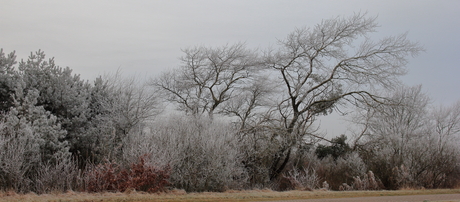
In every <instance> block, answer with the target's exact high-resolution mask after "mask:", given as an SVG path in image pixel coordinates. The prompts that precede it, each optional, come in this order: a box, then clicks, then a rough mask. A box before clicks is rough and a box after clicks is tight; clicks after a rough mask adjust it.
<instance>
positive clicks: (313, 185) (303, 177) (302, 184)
mask: <svg viewBox="0 0 460 202" xmlns="http://www.w3.org/2000/svg"><path fill="white" fill-rule="evenodd" d="M285 177H287V178H288V179H290V180H292V181H294V182H295V184H296V185H297V186H299V187H296V188H297V189H301V190H313V189H317V188H319V182H320V178H319V177H318V175H317V174H316V171H314V170H309V169H302V170H300V169H292V170H290V171H289V172H288V174H287V175H285Z"/></svg>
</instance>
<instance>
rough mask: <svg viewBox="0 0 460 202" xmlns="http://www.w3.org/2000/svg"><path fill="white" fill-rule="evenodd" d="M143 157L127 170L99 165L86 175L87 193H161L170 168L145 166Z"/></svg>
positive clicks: (113, 164) (107, 164)
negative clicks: (133, 190) (129, 191)
mask: <svg viewBox="0 0 460 202" xmlns="http://www.w3.org/2000/svg"><path fill="white" fill-rule="evenodd" d="M145 158H146V157H145V156H142V157H140V158H139V162H138V163H133V164H132V165H131V167H130V168H129V169H123V168H121V167H120V165H118V164H117V163H110V162H108V163H105V164H100V165H98V166H96V167H94V168H93V169H90V170H89V171H88V172H87V175H86V190H87V191H89V192H101V191H119V192H124V191H126V190H128V189H135V190H138V191H145V192H150V193H153V192H161V191H164V190H165V187H166V186H168V185H169V182H168V179H169V175H170V170H171V169H170V168H169V166H166V167H164V168H158V167H156V166H152V165H147V164H146V163H145Z"/></svg>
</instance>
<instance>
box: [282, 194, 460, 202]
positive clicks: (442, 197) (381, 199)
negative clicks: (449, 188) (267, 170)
mask: <svg viewBox="0 0 460 202" xmlns="http://www.w3.org/2000/svg"><path fill="white" fill-rule="evenodd" d="M424 201H425V202H428V201H429V202H434V201H438V202H441V201H455V202H460V194H437V195H411V196H377V197H356V198H335V199H305V200H288V201H278V202H424Z"/></svg>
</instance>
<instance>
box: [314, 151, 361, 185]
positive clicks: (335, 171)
mask: <svg viewBox="0 0 460 202" xmlns="http://www.w3.org/2000/svg"><path fill="white" fill-rule="evenodd" d="M366 171H367V167H366V165H365V164H364V162H363V160H362V159H361V158H360V157H359V155H358V153H356V152H353V153H348V154H346V155H344V156H343V157H339V158H337V159H336V160H334V159H333V158H332V156H329V157H326V158H323V159H322V160H321V164H320V165H318V167H317V168H316V172H317V173H318V175H319V176H320V177H321V179H322V180H326V181H327V182H328V183H329V185H330V187H331V189H333V190H339V187H340V186H341V185H343V183H346V184H352V182H353V181H354V179H353V177H354V176H364V175H366Z"/></svg>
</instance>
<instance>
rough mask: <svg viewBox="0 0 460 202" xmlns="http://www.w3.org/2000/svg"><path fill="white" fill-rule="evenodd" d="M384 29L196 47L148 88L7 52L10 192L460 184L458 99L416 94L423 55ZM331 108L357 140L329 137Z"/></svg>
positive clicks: (358, 20)
mask: <svg viewBox="0 0 460 202" xmlns="http://www.w3.org/2000/svg"><path fill="white" fill-rule="evenodd" d="M376 27H377V24H376V23H375V18H369V17H366V16H365V15H362V14H356V15H354V16H351V17H349V18H334V19H329V20H324V21H323V22H322V23H320V24H318V25H317V26H315V27H313V28H311V29H307V28H304V29H297V30H295V31H294V32H292V33H291V34H289V35H288V36H287V37H286V39H284V40H280V41H279V42H278V46H277V47H276V48H271V49H268V50H264V51H260V50H251V49H248V48H247V47H246V46H245V44H242V43H237V44H234V45H226V46H222V47H205V46H199V47H193V48H188V49H184V50H183V52H184V56H183V57H181V66H180V67H178V68H176V69H173V70H171V71H168V72H165V73H163V74H161V75H159V76H157V77H155V78H151V79H149V80H147V81H143V80H142V81H141V80H139V79H137V78H134V77H130V78H127V77H123V76H121V73H119V72H117V73H114V74H112V75H105V76H100V77H98V78H97V79H95V80H94V81H91V82H90V81H85V80H83V79H81V78H80V77H79V76H78V75H76V74H73V73H72V70H71V69H70V68H68V67H67V68H62V67H59V66H57V65H55V64H54V60H53V59H46V57H45V54H44V52H43V51H38V52H35V53H32V54H31V55H30V56H29V58H28V59H27V60H26V61H24V60H21V61H20V62H17V61H16V56H15V53H14V52H12V53H10V54H5V53H4V52H3V50H1V51H0V85H1V88H0V111H1V114H0V119H1V122H0V128H1V131H0V189H2V190H14V191H17V192H30V191H33V192H36V193H47V192H50V191H66V190H76V191H89V192H98V191H125V190H128V189H136V190H141V191H149V192H157V191H165V190H167V189H173V188H177V189H185V190H186V191H224V190H227V189H253V188H271V189H274V190H289V189H305V190H311V189H319V188H324V189H333V190H369V189H374V190H375V189H400V188H407V187H410V188H422V187H424V188H452V187H457V186H458V185H459V182H460V161H459V160H460V159H459V156H460V155H459V152H460V150H459V149H458V144H459V142H458V135H459V131H460V125H459V124H460V104H456V105H453V106H451V107H435V106H432V105H430V100H429V98H428V97H427V96H426V95H425V94H423V93H422V91H421V87H420V86H415V87H404V86H403V85H402V84H401V83H400V82H399V80H398V77H399V76H400V75H403V74H404V73H405V69H404V66H405V65H406V63H407V59H406V58H407V57H408V56H410V55H416V54H417V53H418V52H420V51H421V50H422V48H421V47H420V46H419V45H418V44H416V43H413V42H410V41H409V40H407V39H406V35H399V36H394V37H387V38H384V39H382V40H379V41H372V40H370V37H369V35H368V34H369V33H371V32H373V31H375V28H376ZM357 41H359V42H361V43H360V44H358V42H357ZM170 108H171V109H170ZM172 108H174V110H173V109H172ZM333 111H336V112H338V113H342V114H343V115H347V116H349V117H350V120H351V123H350V124H353V126H354V128H355V132H354V134H352V135H351V136H348V137H347V136H344V135H342V136H339V137H335V138H332V139H328V138H326V136H325V134H322V133H321V132H320V130H319V128H318V124H317V122H316V121H315V120H316V119H317V118H318V117H319V116H326V115H328V114H330V113H331V112H333Z"/></svg>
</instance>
